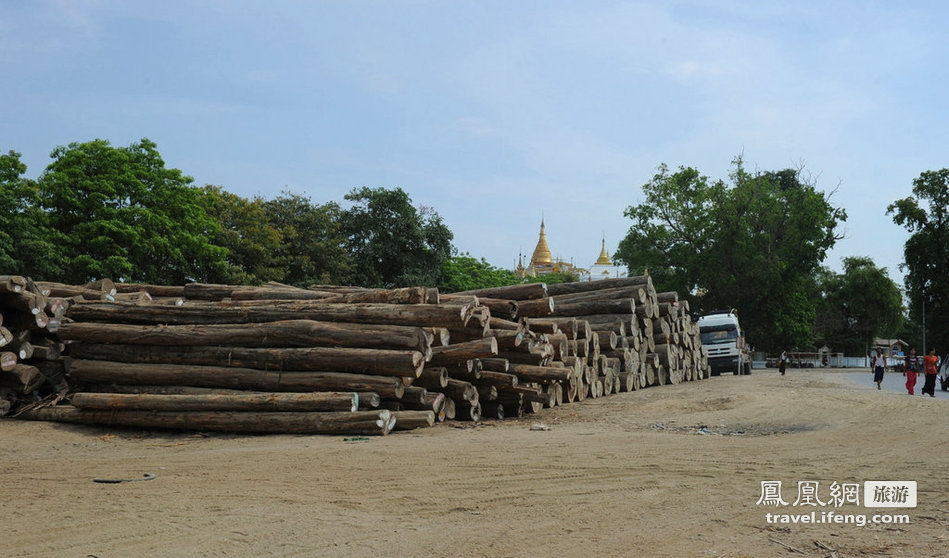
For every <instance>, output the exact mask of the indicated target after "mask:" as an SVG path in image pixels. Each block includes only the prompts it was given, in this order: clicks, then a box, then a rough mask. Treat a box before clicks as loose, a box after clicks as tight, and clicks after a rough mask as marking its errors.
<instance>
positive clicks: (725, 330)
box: [700, 325, 738, 345]
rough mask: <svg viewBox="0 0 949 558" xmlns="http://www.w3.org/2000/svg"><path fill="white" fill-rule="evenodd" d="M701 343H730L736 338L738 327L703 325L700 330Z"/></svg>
mask: <svg viewBox="0 0 949 558" xmlns="http://www.w3.org/2000/svg"><path fill="white" fill-rule="evenodd" d="M700 332H701V334H702V344H703V345H719V344H722V343H731V342H733V341H735V340H736V339H738V329H737V328H736V327H735V326H733V325H727V326H719V327H714V326H713V327H703V328H701V330H700Z"/></svg>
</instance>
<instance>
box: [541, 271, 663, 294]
mask: <svg viewBox="0 0 949 558" xmlns="http://www.w3.org/2000/svg"><path fill="white" fill-rule="evenodd" d="M630 285H645V286H646V288H647V289H652V290H653V291H655V289H653V286H652V277H650V276H649V275H638V276H633V277H621V278H617V279H601V280H599V281H583V282H575V283H556V284H554V285H547V292H548V293H549V295H550V296H559V295H564V294H569V293H581V292H586V291H597V290H601V289H614V288H617V287H628V286H630Z"/></svg>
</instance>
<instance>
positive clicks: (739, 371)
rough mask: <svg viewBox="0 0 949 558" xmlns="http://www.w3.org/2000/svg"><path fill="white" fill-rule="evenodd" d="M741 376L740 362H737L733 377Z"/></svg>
mask: <svg viewBox="0 0 949 558" xmlns="http://www.w3.org/2000/svg"><path fill="white" fill-rule="evenodd" d="M740 374H741V361H740V360H739V361H738V365H737V366H735V375H736V376H738V375H740Z"/></svg>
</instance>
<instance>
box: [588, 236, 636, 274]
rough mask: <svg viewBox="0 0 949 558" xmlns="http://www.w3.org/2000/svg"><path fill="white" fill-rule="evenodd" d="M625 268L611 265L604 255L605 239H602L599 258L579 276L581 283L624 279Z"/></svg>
mask: <svg viewBox="0 0 949 558" xmlns="http://www.w3.org/2000/svg"><path fill="white" fill-rule="evenodd" d="M626 274H627V271H626V268H624V267H622V266H619V265H613V262H611V261H610V257H609V255H607V253H606V238H604V239H603V245H602V247H601V248H600V257H598V258H597V259H596V262H595V263H594V264H593V265H591V266H590V271H588V272H587V273H586V274H585V275H581V276H580V280H581V281H597V280H599V279H616V278H619V277H626Z"/></svg>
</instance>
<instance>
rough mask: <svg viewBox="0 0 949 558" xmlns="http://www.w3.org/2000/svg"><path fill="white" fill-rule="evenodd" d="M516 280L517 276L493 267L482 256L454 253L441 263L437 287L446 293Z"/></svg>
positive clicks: (500, 285) (484, 287)
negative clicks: (475, 256)
mask: <svg viewBox="0 0 949 558" xmlns="http://www.w3.org/2000/svg"><path fill="white" fill-rule="evenodd" d="M517 282H518V280H517V277H515V276H514V274H513V273H512V272H510V271H508V270H506V269H501V268H498V267H494V266H493V265H491V264H489V263H488V262H487V261H485V259H484V258H481V259H480V260H477V259H475V258H473V257H471V255H470V254H467V253H466V254H464V255H454V256H452V257H450V258H448V260H447V261H445V263H444V264H442V274H441V278H440V279H439V281H438V288H439V290H443V291H444V292H446V293H455V292H459V291H471V290H475V289H486V288H488V287H503V286H506V285H515V284H517Z"/></svg>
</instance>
